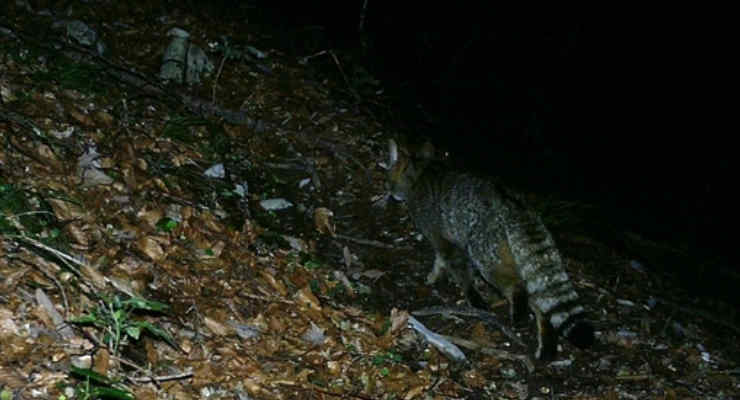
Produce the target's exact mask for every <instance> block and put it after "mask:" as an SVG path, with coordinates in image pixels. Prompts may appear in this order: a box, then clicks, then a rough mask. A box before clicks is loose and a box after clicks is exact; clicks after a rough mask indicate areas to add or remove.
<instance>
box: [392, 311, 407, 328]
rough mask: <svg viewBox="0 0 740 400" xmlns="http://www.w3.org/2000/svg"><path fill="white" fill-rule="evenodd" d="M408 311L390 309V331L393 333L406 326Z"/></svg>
mask: <svg viewBox="0 0 740 400" xmlns="http://www.w3.org/2000/svg"><path fill="white" fill-rule="evenodd" d="M408 320H409V312H408V311H406V310H400V311H399V310H398V309H396V308H394V309H392V310H391V332H392V333H395V332H397V331H398V330H399V329H403V328H406V326H408Z"/></svg>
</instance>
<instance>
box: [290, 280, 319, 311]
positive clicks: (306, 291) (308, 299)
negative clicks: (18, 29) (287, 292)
mask: <svg viewBox="0 0 740 400" xmlns="http://www.w3.org/2000/svg"><path fill="white" fill-rule="evenodd" d="M293 298H294V299H295V300H296V302H297V303H298V304H300V305H302V306H308V307H309V308H312V309H314V310H316V311H321V304H320V303H319V299H318V298H316V296H315V295H314V294H313V292H312V291H311V288H310V287H309V286H304V287H303V288H301V289H300V290H298V292H296V294H295V296H294V297H293Z"/></svg>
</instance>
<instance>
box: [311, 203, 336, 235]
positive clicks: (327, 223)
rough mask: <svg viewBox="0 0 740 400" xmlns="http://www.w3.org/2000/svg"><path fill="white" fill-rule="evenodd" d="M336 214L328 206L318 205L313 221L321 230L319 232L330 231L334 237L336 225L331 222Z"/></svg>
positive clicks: (318, 229)
mask: <svg viewBox="0 0 740 400" xmlns="http://www.w3.org/2000/svg"><path fill="white" fill-rule="evenodd" d="M333 216H334V213H333V212H332V211H331V210H330V209H328V208H326V207H318V208H316V210H314V212H313V222H314V225H315V227H316V230H317V231H319V233H322V234H326V233H328V234H329V235H331V236H332V237H334V235H335V232H334V229H335V226H334V225H333V224H332V223H331V218H332V217H333Z"/></svg>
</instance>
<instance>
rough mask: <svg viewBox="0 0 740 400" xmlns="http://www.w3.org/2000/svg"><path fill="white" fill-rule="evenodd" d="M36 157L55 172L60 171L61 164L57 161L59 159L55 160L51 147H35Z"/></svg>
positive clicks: (42, 145) (41, 145) (55, 156)
mask: <svg viewBox="0 0 740 400" xmlns="http://www.w3.org/2000/svg"><path fill="white" fill-rule="evenodd" d="M36 156H38V157H39V158H40V159H41V160H42V161H44V163H46V164H47V165H50V166H51V167H52V168H54V169H55V170H57V171H58V170H61V169H62V163H61V162H60V161H59V158H57V155H56V154H55V153H54V150H52V149H51V147H49V146H47V145H45V144H40V145H38V147H36Z"/></svg>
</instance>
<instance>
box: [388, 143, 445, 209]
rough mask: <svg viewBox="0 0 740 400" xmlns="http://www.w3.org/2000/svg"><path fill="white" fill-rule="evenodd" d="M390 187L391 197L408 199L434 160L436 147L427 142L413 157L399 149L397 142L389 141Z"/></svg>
mask: <svg viewBox="0 0 740 400" xmlns="http://www.w3.org/2000/svg"><path fill="white" fill-rule="evenodd" d="M388 155H389V158H388V186H389V189H390V192H391V196H393V198H394V199H396V200H399V201H404V200H406V199H408V197H409V195H410V194H411V191H412V190H413V187H414V183H416V180H417V179H418V178H419V176H421V173H422V172H423V171H424V167H425V166H426V164H427V163H428V162H429V161H431V160H432V159H433V158H434V146H432V144H431V143H429V142H426V143H424V145H422V146H421V148H420V149H419V150H418V151H417V152H416V156H415V157H412V156H410V155H409V152H408V150H407V149H405V148H401V149H399V148H398V145H397V144H396V141H395V140H393V139H390V140H389V141H388Z"/></svg>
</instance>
